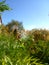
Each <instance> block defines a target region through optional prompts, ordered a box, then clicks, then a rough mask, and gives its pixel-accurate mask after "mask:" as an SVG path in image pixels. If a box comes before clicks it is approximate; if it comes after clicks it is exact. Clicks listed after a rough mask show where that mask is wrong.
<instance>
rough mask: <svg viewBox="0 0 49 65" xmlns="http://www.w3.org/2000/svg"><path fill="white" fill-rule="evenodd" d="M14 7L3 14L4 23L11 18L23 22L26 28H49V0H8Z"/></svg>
mask: <svg viewBox="0 0 49 65" xmlns="http://www.w3.org/2000/svg"><path fill="white" fill-rule="evenodd" d="M0 1H1V0H0ZM6 3H7V4H8V5H9V6H10V7H11V8H12V9H13V10H11V11H5V12H4V13H3V14H2V19H3V23H4V24H7V23H9V22H11V20H18V21H20V22H23V26H24V28H25V29H28V30H30V29H33V28H46V29H49V16H48V14H49V0H6Z"/></svg>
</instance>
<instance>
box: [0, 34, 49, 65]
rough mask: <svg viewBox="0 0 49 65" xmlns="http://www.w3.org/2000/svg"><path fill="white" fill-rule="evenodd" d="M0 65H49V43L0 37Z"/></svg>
mask: <svg viewBox="0 0 49 65" xmlns="http://www.w3.org/2000/svg"><path fill="white" fill-rule="evenodd" d="M0 65H49V41H42V40H39V41H38V42H34V41H32V39H31V38H26V39H19V40H16V39H15V38H14V37H13V36H7V35H4V34H1V35H0Z"/></svg>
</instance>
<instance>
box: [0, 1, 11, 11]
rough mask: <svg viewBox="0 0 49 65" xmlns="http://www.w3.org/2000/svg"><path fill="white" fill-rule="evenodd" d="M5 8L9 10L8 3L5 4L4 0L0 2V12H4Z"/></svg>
mask: <svg viewBox="0 0 49 65" xmlns="http://www.w3.org/2000/svg"><path fill="white" fill-rule="evenodd" d="M5 10H11V9H10V8H9V6H8V5H6V4H5V0H4V1H2V2H0V12H4V11H5Z"/></svg>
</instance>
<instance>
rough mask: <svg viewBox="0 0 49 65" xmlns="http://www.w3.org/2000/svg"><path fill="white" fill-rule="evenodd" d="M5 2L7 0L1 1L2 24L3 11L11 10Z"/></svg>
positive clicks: (0, 22)
mask: <svg viewBox="0 0 49 65" xmlns="http://www.w3.org/2000/svg"><path fill="white" fill-rule="evenodd" d="M5 2H6V0H3V1H2V2H0V24H2V18H1V14H2V12H4V11H5V10H11V9H10V8H9V6H8V5H7V4H5Z"/></svg>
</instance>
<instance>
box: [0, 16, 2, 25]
mask: <svg viewBox="0 0 49 65" xmlns="http://www.w3.org/2000/svg"><path fill="white" fill-rule="evenodd" d="M0 25H2V17H1V15H0Z"/></svg>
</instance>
